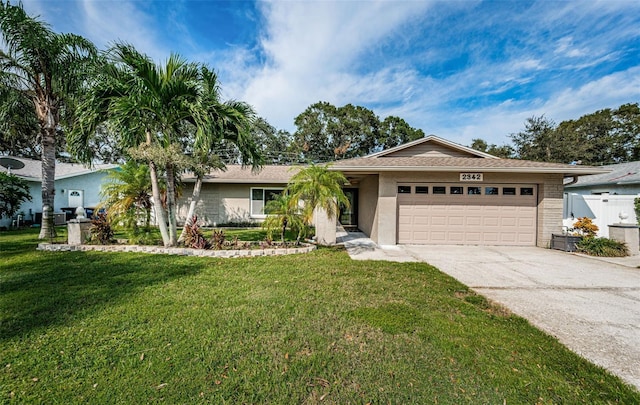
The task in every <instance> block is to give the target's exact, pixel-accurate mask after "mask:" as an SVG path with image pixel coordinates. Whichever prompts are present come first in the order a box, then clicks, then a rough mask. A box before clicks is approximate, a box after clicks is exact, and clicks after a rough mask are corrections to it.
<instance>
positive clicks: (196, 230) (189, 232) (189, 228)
mask: <svg viewBox="0 0 640 405" xmlns="http://www.w3.org/2000/svg"><path fill="white" fill-rule="evenodd" d="M184 244H185V246H187V247H190V248H193V249H208V248H209V247H210V244H209V242H207V239H205V237H204V235H203V234H202V231H201V230H200V226H199V225H198V217H197V216H195V215H194V216H193V217H191V219H190V220H189V221H188V223H187V225H186V226H185V235H184Z"/></svg>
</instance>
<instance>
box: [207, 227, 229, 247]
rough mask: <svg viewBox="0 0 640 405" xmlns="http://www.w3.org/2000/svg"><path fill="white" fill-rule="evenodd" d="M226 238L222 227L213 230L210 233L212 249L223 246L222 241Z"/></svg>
mask: <svg viewBox="0 0 640 405" xmlns="http://www.w3.org/2000/svg"><path fill="white" fill-rule="evenodd" d="M225 239H226V236H225V234H224V231H223V230H222V229H220V230H216V229H214V230H213V233H212V234H211V241H210V243H211V246H213V248H214V249H222V247H223V246H224V241H225Z"/></svg>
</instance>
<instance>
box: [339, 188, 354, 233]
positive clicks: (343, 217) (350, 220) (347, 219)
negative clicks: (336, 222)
mask: <svg viewBox="0 0 640 405" xmlns="http://www.w3.org/2000/svg"><path fill="white" fill-rule="evenodd" d="M343 191H344V195H345V196H347V199H348V200H349V207H345V206H344V205H343V204H340V223H341V224H342V226H343V227H345V228H352V229H354V228H358V189H357V188H345V189H344V190H343Z"/></svg>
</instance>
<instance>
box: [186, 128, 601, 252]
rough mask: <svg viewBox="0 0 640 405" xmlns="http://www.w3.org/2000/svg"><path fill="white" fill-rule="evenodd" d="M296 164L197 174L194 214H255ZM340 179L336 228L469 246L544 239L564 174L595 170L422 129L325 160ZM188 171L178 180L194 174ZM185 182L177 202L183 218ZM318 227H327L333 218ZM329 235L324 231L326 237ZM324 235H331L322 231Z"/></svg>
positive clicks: (221, 219) (229, 217) (558, 207)
mask: <svg viewBox="0 0 640 405" xmlns="http://www.w3.org/2000/svg"><path fill="white" fill-rule="evenodd" d="M296 170H297V169H296V168H291V167H289V166H265V167H264V168H263V169H262V170H261V171H260V172H257V173H253V172H252V171H251V169H250V168H242V167H240V166H229V167H228V169H227V171H226V172H214V173H212V174H210V175H209V176H207V177H206V178H205V179H204V183H203V188H202V194H201V196H200V200H199V201H198V204H197V209H196V214H197V215H198V218H199V219H200V220H202V221H203V222H204V223H205V224H207V225H210V226H216V225H217V224H223V223H231V222H235V223H238V222H259V221H261V220H262V219H264V212H263V211H262V210H263V208H264V204H265V203H266V202H267V201H268V200H269V199H270V198H272V197H273V196H274V195H276V194H277V193H279V192H280V191H281V190H282V189H283V188H284V187H285V186H286V184H287V182H288V180H289V179H290V178H291V176H292V175H293V174H294V173H295V172H296ZM331 170H337V171H341V172H343V173H344V174H345V176H346V177H347V179H348V180H349V184H345V187H344V190H345V192H346V194H347V196H348V197H349V199H350V200H351V208H350V209H348V210H343V211H342V212H341V213H340V217H339V218H338V221H339V222H340V223H341V224H342V225H343V226H344V227H345V228H354V229H360V230H361V231H363V232H364V233H365V234H366V235H368V236H370V237H371V239H373V240H374V241H375V242H376V243H378V244H379V245H395V244H425V245H429V244H469V245H516V246H542V247H547V246H548V244H549V240H550V239H551V234H552V233H554V232H560V231H561V230H562V208H563V203H562V197H563V179H565V178H567V177H576V176H581V175H587V174H596V173H603V172H604V171H603V170H602V169H600V168H594V167H588V166H575V165H567V164H556V163H543V162H532V161H524V160H512V159H500V158H497V157H495V156H492V155H489V154H486V153H483V152H479V151H476V150H473V149H470V148H467V147H465V146H462V145H458V144H456V143H453V142H450V141H447V140H445V139H442V138H439V137H436V136H433V135H431V136H428V137H425V138H421V139H419V140H417V141H414V142H410V143H407V144H404V145H400V146H398V147H395V148H392V149H388V150H385V151H382V152H379V153H375V154H373V155H369V156H366V157H362V158H356V159H349V160H341V161H337V162H334V164H333V165H332V166H331ZM193 181H194V179H189V178H187V179H186V182H187V183H189V182H193ZM190 195H191V188H190V187H187V188H186V189H185V191H184V194H183V199H182V203H181V204H180V206H181V209H180V212H179V214H180V219H181V220H183V221H184V220H185V219H186V218H185V216H186V212H187V207H188V203H189V200H190ZM316 225H317V226H318V227H319V228H322V229H333V230H335V226H334V224H333V221H332V222H331V223H330V224H326V225H327V226H322V225H323V224H316ZM326 238H328V239H326ZM326 238H325V240H328V241H329V242H330V241H331V238H334V241H335V231H333V235H331V232H329V235H328V236H326Z"/></svg>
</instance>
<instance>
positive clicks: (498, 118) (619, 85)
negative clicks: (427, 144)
mask: <svg viewBox="0 0 640 405" xmlns="http://www.w3.org/2000/svg"><path fill="white" fill-rule="evenodd" d="M638 101H640V67H634V68H631V69H629V70H626V71H623V72H616V73H613V74H610V75H607V76H604V77H602V78H599V79H595V80H592V81H590V82H588V83H585V84H583V85H581V86H579V87H577V88H561V89H558V91H556V92H554V93H552V94H550V95H548V96H547V97H546V98H545V99H540V98H536V99H532V100H520V101H516V100H507V101H504V102H501V103H499V104H497V105H491V106H488V107H484V108H479V109H477V110H473V111H470V112H464V111H461V112H458V113H456V112H455V111H449V112H448V113H447V111H442V114H443V115H445V116H447V117H446V119H445V120H442V121H440V122H436V123H435V125H433V126H431V127H430V128H429V131H428V132H433V133H435V134H438V135H441V136H444V137H446V138H448V139H451V140H452V141H454V142H459V143H462V144H465V145H469V144H471V140H472V139H473V138H482V139H484V140H486V141H487V142H489V143H495V144H498V145H501V144H503V143H507V142H509V137H508V135H509V134H511V133H516V132H519V131H520V130H522V129H523V128H524V121H525V120H526V119H527V118H529V117H531V116H534V115H535V116H540V115H545V116H546V117H547V118H550V119H552V120H554V121H555V122H556V123H559V122H561V121H565V120H569V119H577V118H580V117H581V116H582V115H585V114H590V113H593V112H595V111H597V110H601V109H603V108H617V107H619V106H620V105H622V104H624V103H629V102H638Z"/></svg>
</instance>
